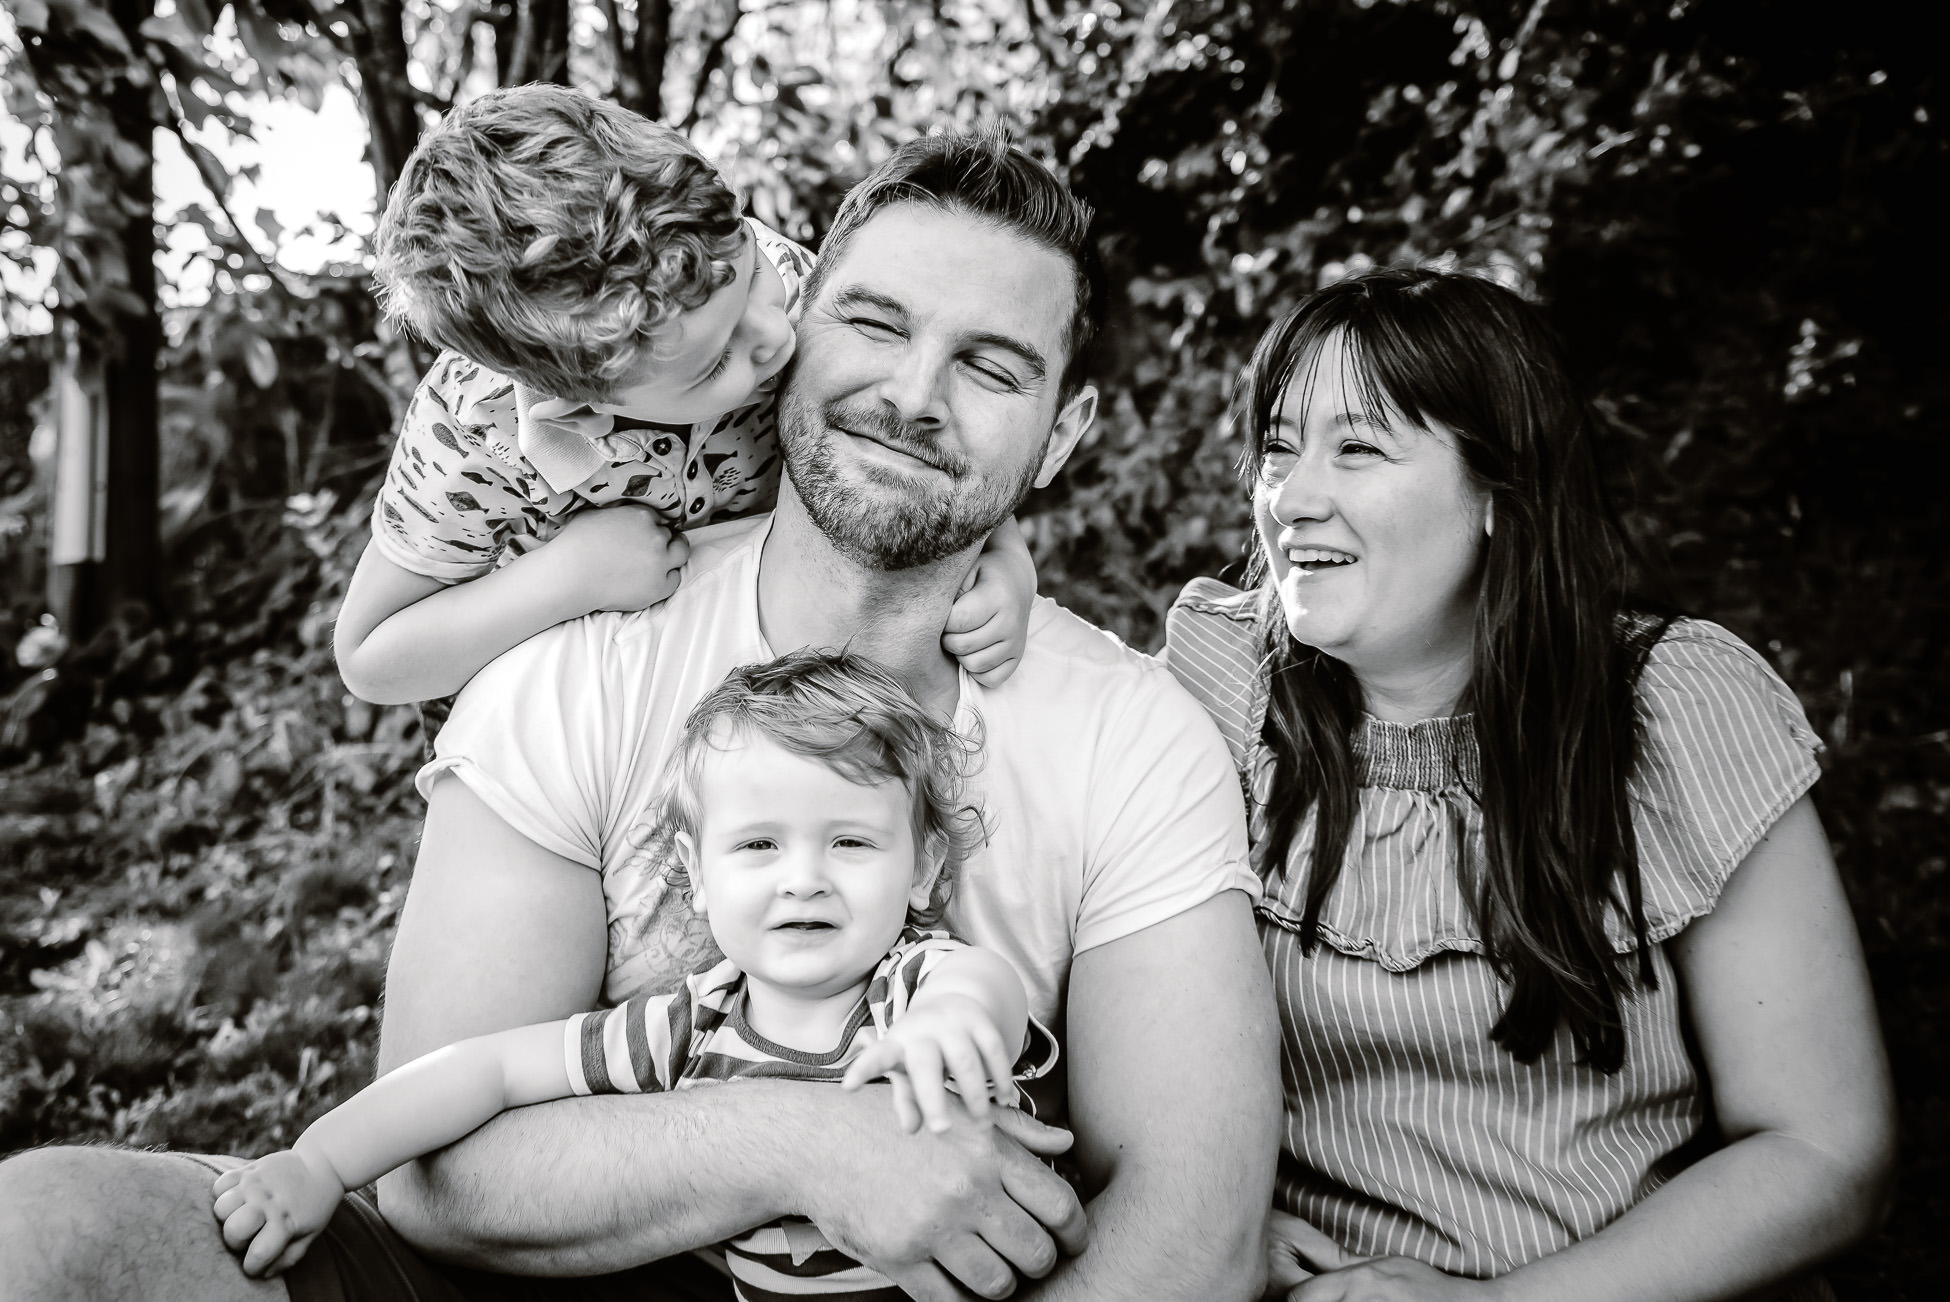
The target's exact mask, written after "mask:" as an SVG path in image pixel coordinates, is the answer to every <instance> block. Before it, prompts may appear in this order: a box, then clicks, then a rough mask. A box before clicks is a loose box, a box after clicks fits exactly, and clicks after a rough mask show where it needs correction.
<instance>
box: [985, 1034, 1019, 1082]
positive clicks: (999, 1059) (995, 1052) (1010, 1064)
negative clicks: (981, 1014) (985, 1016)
mask: <svg viewBox="0 0 1950 1302" xmlns="http://www.w3.org/2000/svg"><path fill="white" fill-rule="evenodd" d="M975 1047H976V1049H977V1050H979V1051H980V1052H981V1055H982V1066H983V1068H984V1070H986V1071H987V1072H988V1078H989V1079H990V1080H991V1081H993V1082H994V1083H995V1084H996V1085H997V1086H998V1087H1000V1086H1003V1085H1006V1084H1007V1083H1008V1082H1010V1081H1013V1080H1014V1079H1015V1076H1016V1060H1015V1056H1014V1055H1013V1054H1011V1053H1010V1052H1009V1047H1008V1046H1007V1045H1005V1044H1004V1043H1002V1036H1001V1034H1000V1033H999V1032H998V1031H997V1030H996V1029H995V1028H994V1027H993V1026H983V1027H979V1028H977V1029H976V1031H975Z"/></svg>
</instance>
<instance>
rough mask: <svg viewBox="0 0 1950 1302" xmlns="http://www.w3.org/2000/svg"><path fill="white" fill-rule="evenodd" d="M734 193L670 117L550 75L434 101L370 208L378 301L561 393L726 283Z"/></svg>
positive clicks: (635, 361)
mask: <svg viewBox="0 0 1950 1302" xmlns="http://www.w3.org/2000/svg"><path fill="white" fill-rule="evenodd" d="M743 238H744V230H743V223H742V222H741V221H740V220H739V207H738V200H737V198H736V196H735V195H733V194H732V192H731V190H730V189H729V188H728V187H727V186H726V185H725V183H724V181H723V179H722V178H721V177H720V176H719V175H718V171H717V169H716V168H715V167H713V166H712V165H711V164H710V163H709V162H708V161H706V160H705V158H704V156H703V155H702V154H700V153H698V152H697V150H696V149H695V148H694V147H693V146H692V145H691V143H690V141H688V140H686V139H685V138H684V137H683V136H681V135H679V134H678V133H677V132H675V131H673V130H671V129H670V128H669V127H666V126H663V125H661V124H659V123H656V122H652V121H650V120H649V119H648V118H645V117H643V116H642V115H640V114H637V113H632V112H631V111H630V110H628V109H625V108H621V107H619V106H617V105H615V104H607V103H604V102H602V101H601V100H595V99H591V98H589V97H588V96H586V95H582V94H579V93H577V92H576V91H572V90H569V89H567V88H566V87H562V86H549V85H534V86H513V87H509V88H507V89H503V90H497V91H494V92H492V93H490V94H487V95H483V96H481V97H480V98H479V99H477V100H474V101H473V102H472V103H469V104H467V105H464V106H463V107H461V108H457V109H455V110H454V111H453V112H452V113H449V114H448V115H447V116H446V118H445V119H443V120H442V121H441V122H440V124H439V125H438V126H436V127H434V128H433V129H432V130H431V131H429V132H428V133H427V134H426V135H425V136H424V137H423V138H422V139H421V141H420V143H419V146H418V147H417V148H415V149H414V151H413V153H412V155H411V156H410V157H409V158H408V159H407V160H406V167H405V169H404V170H403V171H402V172H401V173H400V179H399V183H398V184H397V185H395V186H394V187H393V193H392V196H391V199H390V200H389V202H388V203H387V205H386V212H385V215H384V217H383V218H381V220H380V224H379V234H378V239H377V241H376V243H377V252H378V259H377V267H376V268H375V270H374V278H375V279H376V280H377V282H378V284H379V294H380V302H381V304H382V305H383V306H384V308H385V310H386V312H387V314H388V315H389V316H391V317H392V318H393V319H394V320H396V321H400V322H403V323H405V324H406V325H409V326H411V327H412V329H413V330H415V331H416V332H418V333H419V334H420V335H421V337H423V338H425V339H426V340H428V341H429V342H430V343H433V344H435V345H437V346H438V347H441V348H451V349H453V350H455V351H456V352H459V353H461V354H463V355H465V356H466V357H469V358H471V359H472V360H474V361H477V362H480V363H482V364H483V365H486V366H488V367H491V368H493V369H494V370H497V371H500V372H502V373H503V374H505V375H509V376H512V377H514V378H515V379H517V380H519V381H521V382H522V383H523V384H526V385H528V386H529V387H530V388H533V389H536V390H539V391H541V392H543V393H546V394H550V395H553V396H555V397H560V398H567V399H570V400H572V401H583V402H587V401H592V400H598V399H601V398H604V397H607V396H608V395H609V394H610V393H611V392H613V391H614V390H615V389H616V388H617V387H618V385H619V384H620V382H621V381H623V380H624V379H625V378H626V377H628V376H629V375H630V373H631V372H632V370H633V369H634V368H635V367H636V366H638V365H640V360H639V353H640V350H641V349H642V348H643V347H644V345H645V344H646V342H647V341H648V338H649V336H650V334H651V332H652V331H654V330H656V329H657V327H659V326H661V325H662V324H664V323H665V322H666V321H668V320H670V319H671V318H672V317H673V316H675V315H677V314H678V313H680V312H684V311H689V310H691V309H693V308H696V307H699V306H701V305H702V304H703V303H704V301H705V300H706V299H708V298H709V297H710V296H711V295H712V294H713V293H714V292H716V291H717V290H718V289H720V288H722V287H723V286H724V285H725V284H727V283H728V282H729V281H730V280H731V278H732V276H733V274H734V272H733V268H732V261H731V259H732V256H733V255H734V254H735V253H736V252H737V251H738V249H739V248H740V247H741V241H742V240H743Z"/></svg>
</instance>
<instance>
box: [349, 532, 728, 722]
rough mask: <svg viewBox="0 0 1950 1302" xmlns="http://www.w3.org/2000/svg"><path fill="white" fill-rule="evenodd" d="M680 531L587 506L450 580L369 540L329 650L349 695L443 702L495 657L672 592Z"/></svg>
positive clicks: (684, 549) (382, 701)
mask: <svg viewBox="0 0 1950 1302" xmlns="http://www.w3.org/2000/svg"><path fill="white" fill-rule="evenodd" d="M689 555H690V544H689V543H687V542H685V540H684V536H683V535H682V534H680V533H677V532H675V531H673V530H672V529H670V528H669V527H668V526H667V525H665V524H664V523H663V521H662V520H661V519H659V518H658V516H657V515H656V514H655V513H654V512H652V511H650V510H649V509H647V508H645V507H641V506H628V505H622V506H610V507H603V508H601V509H597V510H585V511H581V512H578V513H577V514H575V515H573V516H571V517H570V518H569V521H568V523H566V524H564V525H563V526H562V531H561V532H560V533H558V534H557V535H556V536H555V537H554V538H552V539H550V540H549V541H548V542H547V543H546V544H544V545H543V546H541V547H539V548H537V549H536V550H534V551H532V552H530V553H529V554H528V555H526V556H523V557H521V558H519V559H518V560H516V561H514V562H513V563H512V564H509V565H504V566H503V567H501V568H500V569H498V570H494V571H492V572H491V573H488V574H484V575H482V576H481V577H480V578H477V579H470V580H468V581H467V582H465V583H456V584H452V585H448V584H444V583H441V582H440V581H439V580H438V579H430V578H427V577H426V576H425V575H422V574H415V573H414V572H413V571H411V570H408V569H406V568H405V567H403V566H401V565H398V564H396V563H394V562H393V561H391V560H389V559H387V558H386V556H384V555H383V554H382V553H381V552H380V550H379V548H378V547H377V546H375V545H372V544H368V545H367V547H366V551H365V555H364V556H362V557H360V558H359V568H358V569H357V570H356V571H354V572H353V575H352V582H351V584H350V586H349V587H348V588H347V589H346V593H345V604H344V605H343V606H341V607H340V609H339V620H338V628H337V631H336V633H335V634H334V637H333V649H334V650H335V651H336V652H337V653H338V661H339V675H340V676H341V677H342V678H344V679H345V685H346V686H347V687H348V688H350V689H351V691H352V694H353V695H354V696H357V697H360V698H362V699H364V700H368V701H371V702H373V703H374V704H375V705H403V704H405V703H407V702H409V701H429V700H435V699H437V698H439V697H442V696H451V695H452V694H453V693H455V692H457V691H459V690H460V689H461V688H463V687H465V686H466V685H467V680H468V679H470V678H472V677H473V676H474V675H475V674H477V673H479V672H480V671H481V669H482V667H483V666H485V665H486V664H487V663H488V662H489V661H491V660H493V659H494V658H495V657H496V656H498V655H500V654H501V653H502V652H503V651H506V650H508V649H509V648H510V647H512V646H514V645H516V644H517V643H519V642H523V641H526V640H527V639H528V638H531V637H533V636H534V635H535V634H537V633H539V632H541V631H542V630H543V629H545V628H553V627H554V626H555V625H557V624H560V623H563V622H564V621H566V620H571V619H579V618H581V617H582V616H584V615H587V614H590V613H591V612H593V611H598V610H641V609H643V608H644V607H645V606H651V605H655V604H656V603H657V602H659V601H662V600H664V599H665V598H667V597H669V596H670V594H671V593H673V592H675V591H676V590H677V576H678V572H679V571H680V570H681V569H682V567H683V564H684V560H685V558H686V557H688V556H689Z"/></svg>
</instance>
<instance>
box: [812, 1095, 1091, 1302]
mask: <svg viewBox="0 0 1950 1302" xmlns="http://www.w3.org/2000/svg"><path fill="white" fill-rule="evenodd" d="M828 1097H831V1098H836V1099H847V1100H848V1102H849V1103H852V1104H854V1106H851V1107H846V1108H834V1109H833V1111H832V1117H831V1119H832V1128H831V1131H830V1132H829V1139H830V1143H829V1144H828V1151H829V1152H831V1153H832V1154H833V1155H834V1159H835V1160H834V1161H833V1162H832V1163H831V1164H830V1165H828V1166H825V1167H823V1168H822V1169H821V1170H820V1172H819V1174H818V1176H817V1178H816V1179H815V1180H814V1181H813V1182H812V1187H811V1188H810V1189H809V1191H808V1197H807V1200H806V1206H805V1207H804V1209H803V1210H804V1214H805V1215H806V1216H808V1217H809V1218H810V1219H811V1220H812V1221H813V1222H814V1223H815V1224H817V1225H818V1226H819V1228H820V1229H821V1230H822V1231H824V1232H825V1235H826V1237H827V1239H828V1240H829V1241H830V1242H831V1243H832V1244H833V1246H835V1247H837V1248H839V1249H840V1250H841V1251H843V1252H846V1253H848V1254H850V1255H851V1256H853V1257H854V1258H855V1259H857V1260H859V1261H861V1262H864V1263H865V1264H866V1265H868V1266H871V1267H873V1268H874V1269H875V1270H878V1271H880V1272H881V1273H882V1274H884V1275H886V1276H887V1277H888V1278H889V1279H891V1280H893V1281H894V1282H895V1283H896V1284H898V1285H900V1286H901V1287H902V1288H904V1289H906V1290H907V1292H908V1293H909V1295H910V1296H912V1297H915V1298H919V1299H921V1300H922V1302H950V1300H952V1299H960V1298H961V1297H962V1293H961V1292H960V1291H959V1290H958V1289H957V1288H956V1286H955V1283H954V1282H953V1281H954V1280H959V1281H960V1282H961V1284H962V1285H963V1286H964V1287H966V1288H967V1289H968V1290H969V1291H970V1292H973V1293H975V1294H977V1295H979V1296H981V1297H986V1298H1001V1297H1007V1296H1008V1295H1009V1294H1010V1293H1012V1292H1014V1291H1015V1287H1016V1276H1017V1274H1018V1273H1021V1274H1023V1275H1027V1276H1030V1277H1031V1278H1036V1279H1040V1278H1041V1277H1042V1276H1044V1275H1046V1274H1048V1273H1049V1272H1050V1270H1052V1269H1053V1268H1054V1267H1055V1265H1056V1262H1057V1260H1058V1256H1059V1254H1061V1253H1069V1254H1073V1255H1074V1254H1075V1253H1078V1252H1081V1251H1082V1250H1083V1245H1084V1239H1085V1236H1086V1234H1087V1231H1088V1222H1087V1221H1086V1220H1085V1217H1084V1212H1083V1204H1082V1203H1080V1202H1079V1201H1078V1200H1077V1196H1076V1192H1075V1191H1074V1190H1072V1189H1071V1188H1070V1186H1069V1184H1068V1183H1067V1182H1066V1181H1064V1179H1063V1178H1062V1177H1061V1176H1059V1175H1057V1174H1056V1172H1054V1171H1052V1170H1051V1169H1050V1168H1049V1167H1048V1166H1047V1165H1045V1164H1044V1162H1043V1160H1042V1159H1043V1158H1046V1157H1054V1156H1055V1155H1057V1154H1058V1153H1062V1152H1064V1151H1065V1150H1067V1149H1068V1148H1069V1146H1070V1135H1069V1132H1068V1131H1064V1130H1058V1129H1056V1128H1055V1127H1053V1126H1045V1125H1043V1124H1042V1123H1040V1122H1038V1121H1036V1120H1034V1119H1032V1118H1030V1117H1028V1116H1026V1115H1024V1114H1023V1113H1021V1112H1018V1111H1016V1110H1014V1109H1003V1110H1002V1111H1001V1112H1000V1113H999V1114H998V1118H997V1123H996V1124H995V1125H993V1126H987V1125H977V1124H975V1123H974V1122H973V1121H972V1120H971V1119H970V1118H969V1117H968V1116H967V1114H966V1112H965V1111H963V1110H962V1109H961V1107H960V1106H959V1105H958V1104H955V1103H950V1104H949V1110H950V1111H951V1112H952V1113H954V1114H955V1117H954V1122H953V1124H952V1125H950V1126H949V1128H948V1130H947V1131H945V1132H944V1133H942V1134H938V1135H937V1134H933V1133H931V1132H927V1131H923V1132H921V1133H920V1134H918V1135H913V1136H908V1135H903V1134H900V1133H899V1132H897V1131H895V1130H894V1129H893V1128H892V1127H890V1126H888V1124H887V1117H886V1107H887V1104H886V1100H884V1099H882V1098H880V1097H878V1091H874V1090H867V1091H863V1092H862V1095H861V1096H851V1097H850V1096H847V1095H844V1094H841V1095H829V1096H828ZM843 1131H845V1132H849V1133H841V1132H843ZM951 1276H952V1279H951V1278H950V1277H951Z"/></svg>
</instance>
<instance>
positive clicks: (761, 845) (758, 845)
mask: <svg viewBox="0 0 1950 1302" xmlns="http://www.w3.org/2000/svg"><path fill="white" fill-rule="evenodd" d="M777 848H778V842H777V841H774V840H773V839H772V838H771V837H769V836H757V837H753V838H752V839H751V840H749V841H740V842H739V843H738V849H740V850H776V849H777Z"/></svg>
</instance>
